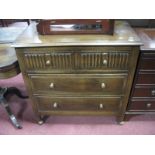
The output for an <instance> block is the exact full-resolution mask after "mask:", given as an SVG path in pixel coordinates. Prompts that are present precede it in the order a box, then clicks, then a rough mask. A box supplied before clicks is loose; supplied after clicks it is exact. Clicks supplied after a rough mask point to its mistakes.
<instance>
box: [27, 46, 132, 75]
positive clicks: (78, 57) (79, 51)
mask: <svg viewBox="0 0 155 155" xmlns="http://www.w3.org/2000/svg"><path fill="white" fill-rule="evenodd" d="M117 50H118V51H116V49H115V48H112V47H109V48H107V47H104V48H103V47H96V48H94V47H83V48H80V47H72V48H68V47H59V48H38V49H37V48H34V49H32V48H27V49H26V50H25V51H26V52H24V56H25V60H24V61H25V63H26V67H27V69H28V70H30V71H31V70H33V71H34V70H36V71H37V72H39V71H45V70H46V71H47V72H57V70H59V71H61V72H62V71H64V70H67V71H71V70H74V69H79V70H94V71H96V70H97V71H98V70H100V71H103V70H122V69H123V70H127V68H128V65H129V54H130V53H129V52H128V51H129V50H130V48H129V47H128V48H127V47H126V48H125V47H122V48H117ZM47 61H48V62H49V63H48V64H47Z"/></svg>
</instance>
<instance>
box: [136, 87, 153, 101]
mask: <svg viewBox="0 0 155 155" xmlns="http://www.w3.org/2000/svg"><path fill="white" fill-rule="evenodd" d="M133 97H134V98H139V97H141V98H147V97H149V98H150V97H155V86H152V87H151V86H147V87H146V86H140V87H136V88H135V89H134V92H133Z"/></svg>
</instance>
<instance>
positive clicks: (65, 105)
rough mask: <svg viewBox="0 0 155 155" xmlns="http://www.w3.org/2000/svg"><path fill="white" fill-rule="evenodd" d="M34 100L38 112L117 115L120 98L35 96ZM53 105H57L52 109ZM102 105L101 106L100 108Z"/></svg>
mask: <svg viewBox="0 0 155 155" xmlns="http://www.w3.org/2000/svg"><path fill="white" fill-rule="evenodd" d="M34 100H36V102H37V104H38V111H39V112H41V111H44V112H48V111H49V112H51V113H52V112H55V111H57V112H58V111H59V112H60V113H61V111H74V112H75V113H76V111H77V112H78V111H83V112H87V111H88V112H91V111H92V112H93V111H94V112H102V113H104V112H107V113H108V112H113V113H117V112H118V109H119V104H120V98H118V97H115V98H114V97H113V98H112V97H110V98H103V97H88V96H86V97H85V96H83V97H66V96H61V97H54V96H51V97H49V96H48V97H47V96H35V97H34ZM54 104H57V106H56V107H54ZM101 104H102V106H103V107H102V106H101Z"/></svg>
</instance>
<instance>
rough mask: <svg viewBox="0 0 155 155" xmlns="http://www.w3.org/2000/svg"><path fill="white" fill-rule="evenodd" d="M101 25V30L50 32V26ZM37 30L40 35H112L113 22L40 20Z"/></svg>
mask: <svg viewBox="0 0 155 155" xmlns="http://www.w3.org/2000/svg"><path fill="white" fill-rule="evenodd" d="M96 23H99V24H101V25H102V27H103V28H102V29H101V30H73V31H51V30H50V25H59V24H96ZM37 30H38V32H39V33H40V34H41V35H52V34H53V35H57V34H60V35H61V34H108V35H112V34H113V30H114V20H112V19H111V20H110V19H55V20H40V22H39V24H38V25H37Z"/></svg>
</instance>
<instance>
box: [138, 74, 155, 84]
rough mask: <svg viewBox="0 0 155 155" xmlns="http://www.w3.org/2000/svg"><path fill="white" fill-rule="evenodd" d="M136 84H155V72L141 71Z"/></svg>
mask: <svg viewBox="0 0 155 155" xmlns="http://www.w3.org/2000/svg"><path fill="white" fill-rule="evenodd" d="M136 85H155V73H151V74H147V73H140V74H139V75H138V79H137V84H136Z"/></svg>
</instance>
